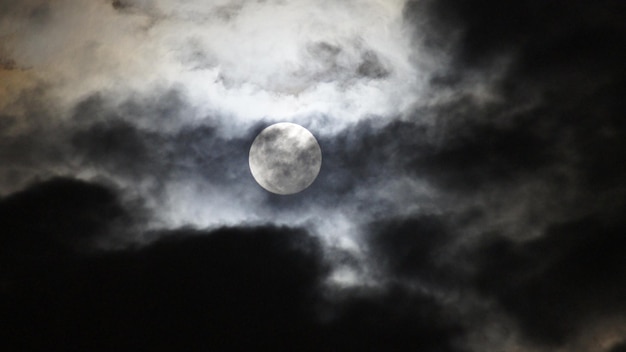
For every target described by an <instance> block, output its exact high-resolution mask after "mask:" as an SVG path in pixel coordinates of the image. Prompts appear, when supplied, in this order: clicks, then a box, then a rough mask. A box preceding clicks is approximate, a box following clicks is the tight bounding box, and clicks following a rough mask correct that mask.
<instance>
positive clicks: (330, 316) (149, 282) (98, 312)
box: [0, 179, 463, 351]
mask: <svg viewBox="0 0 626 352" xmlns="http://www.w3.org/2000/svg"><path fill="white" fill-rule="evenodd" d="M62 199H65V200H64V201H62ZM53 201H56V203H54V204H53ZM114 204H115V200H114V196H113V195H112V193H111V192H110V191H108V190H107V189H105V188H102V187H101V186H97V185H92V184H87V183H84V182H81V181H74V180H69V179H63V180H52V181H49V182H46V183H43V184H40V185H35V186H33V187H32V188H30V189H28V190H25V191H23V192H21V193H19V194H16V195H14V196H11V197H9V198H8V199H4V200H3V201H2V207H1V208H0V211H1V212H2V217H3V224H7V222H6V221H7V220H9V222H8V224H9V227H8V229H9V230H14V231H10V232H13V237H15V236H18V235H19V236H20V239H19V241H21V242H22V243H24V246H22V250H21V251H15V250H12V251H10V252H7V251H4V252H2V259H3V263H4V264H6V265H3V270H2V272H1V273H2V277H1V280H2V290H1V291H0V294H1V296H2V302H3V303H2V305H1V306H0V309H1V310H2V315H3V317H4V319H3V323H4V324H6V326H7V328H5V329H3V331H2V335H3V341H5V346H12V347H13V348H14V349H15V350H43V349H47V348H49V346H55V348H57V349H67V348H81V349H89V350H103V351H104V350H111V349H116V350H137V349H145V348H157V349H170V348H181V347H182V348H187V349H190V350H198V349H205V348H210V349H219V350H241V349H274V350H276V349H278V350H293V349H302V350H305V351H322V350H328V349H329V348H339V349H352V348H357V349H363V348H365V349H369V348H371V349H379V348H385V349H387V350H407V349H414V348H418V349H420V350H424V351H457V350H459V349H456V348H455V347H454V345H455V343H454V342H453V341H455V339H456V338H457V337H459V336H461V335H462V333H463V330H462V329H461V328H460V327H458V326H456V324H453V323H451V322H449V321H448V320H447V318H445V317H444V316H443V315H442V312H441V308H440V307H439V306H438V305H437V303H436V302H434V301H432V300H431V299H429V298H428V297H426V296H421V295H417V296H416V295H414V294H411V293H410V292H408V291H406V290H404V289H401V288H397V289H390V290H387V291H385V292H384V293H367V292H361V293H359V292H356V293H355V295H356V296H358V298H357V299H352V298H350V299H348V300H347V301H345V300H342V299H338V300H337V299H334V300H327V299H326V298H325V296H326V294H325V293H324V292H325V291H324V290H322V285H323V282H324V280H325V278H326V275H327V274H328V272H329V269H330V268H329V266H328V264H326V263H324V262H323V261H322V259H321V258H322V248H321V246H320V244H319V243H318V242H317V240H316V239H314V238H313V237H311V236H310V235H308V234H307V233H306V232H305V231H303V230H298V229H291V228H286V227H274V226H266V227H251V228H245V227H238V228H224V229H219V230H215V231H212V232H206V231H200V230H193V229H178V230H168V231H162V232H161V233H160V234H159V235H158V236H157V237H158V238H160V240H158V241H156V242H154V243H152V244H150V245H148V246H143V247H141V248H136V249H132V248H130V249H126V250H119V251H105V252H91V253H87V252H74V251H72V250H69V251H68V250H66V251H62V252H58V253H57V255H55V256H49V255H46V253H47V252H48V251H49V250H50V249H51V248H53V247H54V246H58V245H63V246H64V245H66V244H67V243H68V242H69V243H75V242H77V241H80V238H82V237H84V236H89V235H90V234H93V233H95V232H99V231H102V230H103V229H106V228H107V225H110V223H113V222H115V221H116V219H117V218H118V217H119V216H121V215H120V214H121V213H122V212H121V211H120V210H119V209H118V207H117V206H115V205H114ZM107 205H108V207H107ZM51 206H54V208H53V209H56V210H51ZM16 212H17V213H16ZM18 218H19V219H21V220H11V219H18ZM11 221H13V222H14V223H17V225H10V224H11ZM31 224H32V225H31ZM5 226H6V225H5ZM20 226H21V227H22V228H19V227H20ZM5 229H7V228H5ZM5 229H3V230H5ZM31 233H32V235H31ZM13 237H11V238H9V239H10V240H11V241H13V242H17V240H16V239H15V238H13ZM5 245H6V241H5V243H4V244H3V248H7V247H6V246H5ZM344 297H346V296H345V295H344ZM33 336H37V338H32V337H33Z"/></svg>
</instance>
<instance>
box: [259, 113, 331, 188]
mask: <svg viewBox="0 0 626 352" xmlns="http://www.w3.org/2000/svg"><path fill="white" fill-rule="evenodd" d="M249 164H250V172H251V173H252V176H253V177H254V179H255V180H256V182H258V184H259V185H260V186H261V187H263V188H264V189H266V190H267V191H269V192H272V193H276V194H282V195H286V194H294V193H298V192H301V191H303V190H304V189H306V188H307V187H309V186H310V185H311V184H312V183H313V181H315V178H316V177H317V175H318V174H319V171H320V168H321V166H322V150H321V149H320V146H319V144H318V143H317V140H316V139H315V137H314V136H313V134H311V132H309V131H308V130H307V129H306V128H304V127H302V126H300V125H296V124H293V123H288V122H281V123H277V124H274V125H271V126H269V127H267V128H266V129H264V130H263V131H261V133H259V135H258V136H257V137H256V138H255V139H254V142H252V146H251V147H250V156H249Z"/></svg>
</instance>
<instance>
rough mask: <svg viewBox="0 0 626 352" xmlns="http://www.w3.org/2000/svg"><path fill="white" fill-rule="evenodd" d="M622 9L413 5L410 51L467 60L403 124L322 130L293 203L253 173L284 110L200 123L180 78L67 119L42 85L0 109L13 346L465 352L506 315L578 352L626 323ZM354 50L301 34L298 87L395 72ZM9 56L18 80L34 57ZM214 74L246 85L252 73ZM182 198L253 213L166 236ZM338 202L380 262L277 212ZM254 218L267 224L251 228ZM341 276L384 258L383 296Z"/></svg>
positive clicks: (185, 202) (211, 61)
mask: <svg viewBox="0 0 626 352" xmlns="http://www.w3.org/2000/svg"><path fill="white" fill-rule="evenodd" d="M101 4H103V6H112V7H113V8H114V9H115V10H117V11H121V12H124V13H126V12H133V11H135V12H136V11H139V10H141V11H142V12H146V13H158V11H157V10H156V9H151V8H149V6H148V3H138V2H132V1H107V2H106V3H105V2H103V3H101ZM142 6H143V7H142ZM242 8H243V5H241V6H240V5H233V6H229V7H224V8H220V10H219V11H218V12H220V11H221V12H220V13H219V14H218V15H217V16H218V17H219V16H221V17H222V18H223V19H230V18H235V17H237V16H238V14H239V13H240V11H241V10H242ZM3 10H4V11H3ZM153 10H154V11H153ZM151 11H153V12H151ZM50 12H51V9H50V5H48V4H47V3H46V2H37V1H28V2H26V3H24V4H23V5H22V6H17V5H15V4H13V3H11V4H9V3H8V2H6V1H0V19H5V18H8V17H9V16H15V17H16V18H20V19H28V21H30V22H33V23H32V25H39V24H42V23H45V22H46V21H49V20H50V17H51V16H50ZM222 12H223V13H222ZM623 12H624V5H623V4H621V3H619V2H618V1H600V2H594V3H588V2H583V1H573V2H572V1H569V2H564V1H557V2H545V1H522V2H515V3H502V2H498V1H492V0H472V1H462V2H459V1H448V0H443V1H436V2H435V1H410V2H409V3H408V4H407V6H406V8H405V12H404V14H405V20H406V21H407V23H406V24H407V25H408V26H413V29H414V32H413V33H414V38H413V40H414V42H413V43H414V44H415V45H416V48H415V52H416V55H418V56H419V55H425V56H424V57H429V56H428V55H433V56H432V57H430V58H433V57H434V58H437V59H439V58H447V59H449V60H448V61H446V60H443V59H442V60H441V62H440V61H437V60H434V61H437V64H436V65H434V66H435V68H434V71H433V72H428V74H427V75H426V78H427V82H426V87H424V90H425V91H428V93H427V94H426V96H427V97H420V98H419V99H418V98H416V101H417V102H418V103H417V104H416V107H415V108H414V109H413V111H412V112H411V113H408V114H406V115H405V116H403V117H396V116H372V117H371V118H369V119H361V120H360V122H358V123H355V124H352V125H348V126H347V127H346V128H344V129H342V130H340V131H338V132H336V133H334V132H333V133H330V132H328V131H330V130H332V129H330V128H329V129H328V130H325V128H326V127H327V126H322V127H319V128H320V129H321V130H320V131H315V126H320V125H323V124H315V123H313V124H311V126H310V127H311V130H312V132H314V133H316V132H320V133H319V134H318V135H317V137H318V140H319V142H320V145H321V148H322V152H323V164H322V169H321V171H320V174H319V176H318V178H317V179H316V181H315V182H314V183H313V184H312V185H311V187H310V188H308V189H307V190H305V191H304V192H302V193H299V194H296V195H294V196H291V197H280V196H277V195H273V194H266V193H263V192H260V189H259V187H258V186H257V185H256V184H254V180H253V179H252V177H251V175H250V172H249V170H248V151H249V148H250V145H251V143H252V141H253V140H254V137H255V136H256V135H257V133H258V132H260V131H261V130H262V129H263V128H264V127H267V125H268V124H269V122H268V123H266V121H259V122H258V123H257V124H256V125H254V126H248V127H246V128H248V129H247V130H241V129H240V128H239V127H238V126H236V123H231V122H232V121H230V117H227V116H221V115H220V114H221V113H220V112H219V111H214V110H211V111H212V112H211V113H210V114H212V115H209V116H198V112H197V111H195V110H193V109H194V108H192V107H190V106H191V105H192V104H191V102H190V101H188V98H187V97H186V96H185V93H184V90H183V88H180V87H171V86H166V87H163V86H161V87H156V88H154V89H151V90H148V91H149V92H148V93H142V94H138V93H137V94H130V95H126V96H124V97H120V96H118V95H119V92H118V91H117V90H115V89H110V90H109V91H102V92H100V93H98V94H92V95H89V96H87V97H86V98H85V99H82V101H80V102H79V103H78V104H76V106H74V107H73V108H71V109H69V110H70V113H68V114H66V113H64V112H63V111H62V109H61V108H59V107H58V106H57V105H56V104H55V103H56V100H55V99H52V98H51V96H52V95H48V93H49V91H48V89H50V87H49V86H44V85H39V86H37V85H36V84H35V85H36V87H35V88H32V89H30V90H24V91H23V92H22V93H21V94H17V95H16V97H17V98H16V99H14V100H12V101H11V102H10V104H8V105H7V108H6V109H4V110H3V111H0V137H1V139H0V164H1V165H0V166H1V168H2V172H1V173H0V185H2V191H1V192H2V196H3V198H0V238H1V241H2V242H1V243H0V245H1V248H0V261H1V263H0V264H2V265H1V266H0V298H1V299H0V301H1V302H2V303H1V304H0V309H1V310H2V312H1V313H2V314H0V315H1V316H3V317H7V318H6V319H1V320H2V321H3V323H2V324H4V327H5V328H3V329H0V331H2V332H0V334H2V337H3V340H4V341H9V342H7V344H8V343H14V345H15V346H17V348H16V349H15V350H29V349H30V350H43V349H49V346H58V348H59V349H72V348H73V349H81V350H90V351H91V350H133V351H136V350H142V349H147V348H152V349H157V350H160V349H168V350H170V349H183V350H235V349H237V350H241V349H246V350H260V349H263V350H264V349H279V350H280V349H283V350H287V349H288V350H305V351H306V350H310V351H318V350H333V349H336V350H361V349H364V350H391V351H393V350H398V351H400V350H403V351H404V350H410V351H414V350H419V351H455V350H456V351H463V350H466V349H468V350H469V347H468V348H465V347H463V341H464V338H466V337H467V336H468V335H470V334H472V333H475V332H476V331H480V329H481V328H483V327H481V326H476V325H480V324H482V323H483V322H485V321H486V320H487V318H485V317H484V316H486V315H488V316H489V317H491V316H496V317H499V316H504V317H505V318H506V319H511V320H512V321H513V322H514V324H515V326H516V327H519V329H520V331H521V332H522V340H523V341H522V342H524V343H525V344H527V345H531V346H533V348H536V349H542V348H547V349H554V348H565V347H564V346H572V344H573V343H574V342H573V341H575V340H576V339H577V338H578V337H579V336H583V335H584V334H585V333H587V332H588V331H593V330H594V329H597V325H596V324H599V325H600V326H601V324H602V323H603V322H604V321H605V320H606V321H610V319H611V318H613V317H620V316H623V313H624V312H626V302H625V301H624V292H625V291H626V283H625V282H624V277H626V272H624V270H625V269H624V268H626V262H625V260H624V258H626V257H624V256H623V255H622V253H621V251H622V248H624V246H625V245H626V243H624V236H623V233H624V232H625V230H626V226H625V225H624V221H623V213H624V210H625V209H626V203H625V201H624V199H626V197H625V196H626V194H625V187H624V180H625V179H626V166H625V165H626V163H624V160H626V154H625V153H626V144H625V143H626V142H625V141H626V135H625V132H626V126H625V125H624V121H626V120H624V118H623V112H624V111H626V103H625V100H624V99H623V97H622V96H623V92H624V91H625V89H626V75H625V74H624V73H625V72H626V71H625V66H624V62H626V57H624V54H622V51H623V50H620V49H621V48H622V47H623V46H624V45H625V44H626V34H625V33H626V27H625V24H624V21H623V20H622V19H621V18H620V16H619V14H621V13H623ZM155 16H156V15H155ZM118 17H120V16H118ZM181 40H182V41H181V42H182V43H184V45H183V48H182V49H181V52H180V53H174V54H173V57H177V58H179V59H181V60H182V61H183V63H184V64H185V65H191V66H192V67H191V68H192V69H195V70H201V69H206V68H208V67H211V68H213V67H217V66H216V65H217V64H218V62H217V61H216V60H217V57H218V56H217V55H214V53H211V52H209V51H207V50H204V48H203V47H202V46H201V41H202V40H201V38H198V39H191V40H187V39H181ZM307 40H309V39H307ZM359 45H360V44H359V43H351V44H350V43H343V44H341V45H340V44H336V43H334V42H330V41H315V42H303V43H302V47H303V48H305V50H304V51H303V52H301V54H302V55H304V56H306V57H305V58H303V59H306V63H307V65H309V66H306V67H302V70H301V71H297V72H295V73H294V76H293V77H291V76H290V77H291V78H292V79H293V81H292V80H291V79H290V84H289V87H291V83H293V87H295V88H294V90H296V91H300V90H298V89H300V88H301V86H302V87H309V86H310V85H312V84H317V83H319V82H323V83H324V84H327V83H335V82H343V83H342V84H344V83H346V82H347V83H348V84H347V85H346V86H345V87H347V86H349V85H350V84H352V83H354V82H355V81H357V80H358V81H363V82H369V81H370V80H378V79H380V80H383V79H387V78H388V77H392V76H394V74H396V73H397V72H394V71H393V65H391V64H390V61H387V60H388V58H390V57H393V56H392V55H391V53H389V56H387V55H386V54H387V53H382V52H379V51H374V50H371V49H369V48H367V47H365V45H363V46H362V47H361V46H359ZM2 50H3V52H2V56H1V58H0V69H1V70H13V71H15V70H17V69H19V68H21V67H22V66H21V63H20V62H17V61H14V60H12V58H13V57H14V55H13V56H12V55H9V54H10V53H8V52H7V54H6V55H5V53H4V51H6V49H5V48H4V47H3V48H2ZM438 55H440V56H438ZM214 56H215V57H214ZM425 61H428V60H426V59H425ZM231 64H232V63H231ZM232 66H233V67H234V66H236V65H234V64H233V65H232ZM225 67H226V66H225ZM244 71H245V70H244ZM15 73H20V72H5V73H4V74H15ZM238 74H241V75H242V76H241V77H239V76H238ZM229 75H230V76H229ZM261 76H263V75H261ZM261 76H259V77H261ZM220 77H222V78H223V79H222V78H218V81H219V80H220V79H222V81H220V82H221V83H220V84H222V86H221V88H224V89H226V90H229V89H235V88H241V87H243V86H244V85H245V83H246V82H245V81H246V79H245V77H247V76H246V72H238V71H237V70H233V71H232V72H230V71H228V70H227V69H226V68H225V69H224V72H220ZM242 77H244V78H242ZM250 77H257V76H254V75H250ZM263 77H264V76H263ZM407 79H412V77H407ZM229 80H230V82H231V83H229ZM260 81H262V79H261V80H260ZM294 82H295V83H294ZM248 83H249V82H248ZM252 83H254V82H252ZM257 83H258V82H257ZM257 83H254V84H252V86H255V84H257ZM279 86H280V85H279ZM255 87H256V86H255ZM293 87H292V88H293ZM296 88H297V89H296ZM254 89H256V88H254ZM346 89H349V88H346ZM277 90H278V88H277ZM287 90H288V91H289V93H288V94H292V93H293V92H291V90H290V89H287ZM287 90H286V91H287ZM270 91H271V92H274V90H272V89H269V88H268V92H270ZM278 91H280V90H278ZM347 93H350V94H352V93H354V92H352V91H350V92H347ZM255 94H256V93H255ZM272 94H273V93H272ZM280 94H283V93H280ZM280 94H279V95H280ZM284 94H287V93H284ZM289 96H290V97H292V95H289ZM293 96H295V95H293ZM428 97H433V99H432V100H428V101H427V102H424V104H421V103H420V102H423V101H422V100H420V99H422V98H423V99H425V100H426V99H427V98H428ZM320 119H322V120H323V119H325V117H324V116H320ZM192 120H193V121H201V122H190V121H192ZM311 120H313V117H311ZM328 120H329V121H331V120H332V119H328ZM233 130H236V133H233V132H232V131H233ZM54 175H67V177H66V178H58V177H57V178H54V177H53V176H54ZM77 175H81V177H86V176H85V175H95V176H94V179H93V180H94V181H93V182H94V183H91V182H87V181H80V180H78V179H76V178H73V177H78V176H77ZM96 180H97V182H98V183H95V182H96ZM406 180H409V181H410V182H409V181H406ZM36 181H39V183H36ZM32 182H35V183H32ZM403 182H405V183H403ZM411 182H412V183H411ZM29 183H30V186H28V187H26V186H25V185H27V184H29ZM406 184H409V185H410V186H405V185H406ZM146 185H149V186H146ZM178 185H180V187H181V188H184V187H189V189H191V191H189V193H184V192H182V191H181V193H176V192H177V189H176V187H178ZM399 185H400V186H402V187H400V186H399ZM415 185H417V186H415ZM418 186H419V187H418ZM168 187H172V188H173V189H174V191H171V190H169V191H170V192H171V193H167V192H168V191H167V190H168ZM203 187H204V188H203ZM409 187H410V189H408V188H409ZM420 187H421V188H420ZM418 188H419V189H418ZM17 190H20V191H17ZM205 190H208V191H206V194H199V195H198V199H200V201H198V199H195V198H193V196H195V194H193V193H194V192H195V193H199V192H201V191H205ZM220 192H224V193H225V194H227V196H223V198H221V196H222V194H220ZM255 192H256V193H255ZM420 192H421V193H420ZM414 193H415V194H417V195H415V194H414ZM189 194H191V195H189ZM250 194H252V195H254V197H256V196H257V194H258V197H257V198H253V200H250V199H248V198H246V196H248V195H250ZM132 197H139V198H140V199H138V200H135V201H136V203H137V204H135V203H129V198H132ZM170 197H171V198H175V199H176V201H175V202H173V203H172V204H168V206H169V207H170V208H167V209H168V211H171V212H176V211H180V212H184V211H186V210H188V209H191V210H189V211H190V212H191V213H193V214H195V211H198V212H199V213H201V215H198V216H197V217H198V218H202V219H201V221H204V220H206V219H205V218H204V217H206V218H210V220H211V221H212V222H211V221H208V222H210V223H217V224H218V226H221V225H222V224H223V223H226V221H224V222H222V220H223V219H222V218H220V216H221V215H220V216H217V215H216V216H215V218H214V219H213V218H211V217H212V216H213V214H210V211H207V212H206V213H205V212H203V211H204V208H209V209H211V211H220V210H222V208H228V209H237V210H241V213H243V215H237V216H239V217H237V216H234V218H235V219H236V221H235V222H239V223H240V225H239V226H235V227H232V228H219V229H215V230H202V229H197V228H194V227H193V226H196V225H197V224H195V223H190V224H186V225H188V227H183V228H179V222H176V221H174V222H176V225H175V226H173V229H168V230H165V229H158V228H157V229H154V224H153V223H150V224H148V222H147V221H148V219H150V220H154V219H155V218H156V220H157V223H158V220H162V219H159V215H169V213H167V214H162V213H159V212H158V211H159V210H160V208H159V206H160V205H161V203H165V202H166V201H168V200H170ZM177 197H179V198H177ZM419 197H423V199H422V198H419ZM251 199H252V198H251ZM255 202H256V203H255ZM144 203H145V204H150V206H151V207H152V208H151V210H153V211H154V212H155V213H154V214H157V215H154V214H152V213H149V215H151V216H147V215H148V212H147V211H144V210H142V209H143V208H142V206H144ZM253 203H254V204H253ZM138 204H139V205H138ZM229 207H231V208H229ZM179 208H182V210H181V209H179ZM200 208H201V209H200ZM171 209H173V210H171ZM322 210H324V211H326V212H323V211H322ZM286 212H291V213H292V214H295V215H293V218H294V219H295V220H293V219H291V218H289V219H288V220H286V221H285V217H282V216H283V215H284V214H285V213H286ZM259 214H260V215H259ZM329 214H330V215H337V216H341V215H345V216H346V218H347V219H348V220H346V221H347V222H350V221H352V223H350V225H352V226H354V227H356V228H358V230H359V231H362V232H363V233H364V235H363V236H362V237H358V236H357V237H358V238H357V237H355V238H356V239H355V241H357V242H359V241H360V243H358V245H362V246H363V248H365V249H364V252H363V253H360V254H359V255H362V256H367V258H366V259H362V258H358V256H357V255H354V254H352V253H349V252H347V251H346V252H342V251H341V250H337V249H332V250H331V249H329V248H325V247H324V246H323V245H322V244H321V243H320V242H318V240H317V239H316V238H315V237H313V236H312V235H310V234H309V233H308V232H307V230H304V229H299V228H290V227H279V226H275V225H272V224H274V223H279V222H280V223H285V222H286V223H289V221H291V220H293V223H302V222H301V220H302V219H304V218H306V219H304V220H309V219H314V220H315V221H318V220H319V221H320V222H321V221H325V220H326V219H324V218H325V217H327V216H330V215H329ZM248 215H250V216H252V215H254V216H257V217H256V218H254V219H255V221H257V222H258V220H259V219H261V220H260V222H261V223H263V222H267V223H268V224H269V225H267V226H253V225H244V224H249V222H248V220H249V219H248V218H247V216H248ZM193 216H195V215H190V216H188V217H184V218H183V219H184V220H188V219H192V217H193ZM290 216H291V215H290ZM350 217H351V218H350ZM177 220H179V219H177ZM192 220H194V221H195V220H196V219H195V218H193V219H192ZM190 221H191V220H190ZM163 222H164V223H166V224H167V225H170V224H169V223H168V220H167V219H165V220H163ZM183 222H184V221H183ZM257 222H254V221H253V222H252V223H257ZM326 225H328V224H326ZM307 226H308V225H307ZM148 227H150V228H152V230H147V228H148ZM329 227H331V226H326V227H319V228H316V229H317V231H318V232H319V231H321V230H320V229H324V231H334V229H332V228H331V229H330V230H327V229H328V228H329ZM340 231H341V229H338V230H337V232H338V233H339V232H340ZM321 235H323V236H327V237H332V236H334V235H335V234H334V233H330V234H329V233H322V234H321ZM140 239H143V240H145V241H144V242H142V241H140ZM147 239H149V240H150V241H147ZM103 243H106V244H108V246H106V245H104V244H103ZM110 247H114V248H115V250H112V249H110ZM105 248H109V249H105ZM333 251H338V252H340V253H335V252H333ZM338 266H346V267H349V268H351V269H354V270H355V271H356V272H358V273H360V274H364V273H368V270H373V272H374V274H372V276H373V277H374V279H376V280H379V282H378V284H379V286H376V287H375V289H372V288H367V287H357V288H354V287H353V288H338V287H334V286H325V285H326V283H327V281H326V280H327V279H328V277H329V275H331V274H332V271H333V269H336V268H337V267H338ZM369 279H371V278H369ZM441 297H446V299H442V298H441ZM450 297H453V298H450ZM451 302H452V303H451ZM486 302H487V303H486ZM485 306H488V308H484V307H485ZM477 307H479V308H477ZM481 309H482V310H481ZM485 310H493V311H490V312H485ZM460 312H462V313H460ZM485 313H489V314H485ZM455 320H456V321H455ZM477 322H479V323H477ZM492 323H493V322H492ZM496 323H499V322H496ZM502 324H505V322H502ZM507 328H508V327H507ZM590 328H591V329H590ZM503 329H504V328H503ZM516 334H517V331H515V332H513V333H511V335H516ZM33 336H36V338H33ZM507 337H510V336H505V337H503V338H507ZM491 347H492V346H486V347H485V346H481V348H482V349H481V350H494V348H491ZM623 349H624V347H623V343H622V345H618V346H615V347H614V348H613V350H612V351H614V352H617V351H621V350H623Z"/></svg>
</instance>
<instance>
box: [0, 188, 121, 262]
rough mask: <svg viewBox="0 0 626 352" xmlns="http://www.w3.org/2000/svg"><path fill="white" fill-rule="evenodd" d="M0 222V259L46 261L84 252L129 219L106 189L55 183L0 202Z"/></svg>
mask: <svg viewBox="0 0 626 352" xmlns="http://www.w3.org/2000/svg"><path fill="white" fill-rule="evenodd" d="M0 223H2V245H1V247H2V254H3V257H5V256H6V257H12V256H15V255H18V256H19V255H29V254H32V255H36V256H42V257H46V256H48V255H51V256H56V255H61V254H63V253H66V252H68V251H73V250H77V249H83V250H87V249H89V247H90V245H92V244H93V241H94V240H96V239H97V238H98V237H102V236H109V235H111V233H110V232H112V231H123V229H124V228H127V227H129V226H130V224H131V215H130V214H129V213H128V212H127V211H126V209H124V207H123V206H122V205H121V204H120V201H119V199H118V197H117V196H116V195H115V193H114V192H112V191H111V190H109V189H107V188H105V187H102V186H99V185H94V184H90V183H87V182H83V181H78V180H73V179H67V178H55V179H51V180H48V181H46V182H43V183H40V184H36V185H34V186H32V187H30V188H28V189H26V190H24V191H21V192H18V193H15V194H11V195H9V196H6V197H4V198H2V199H1V200H0Z"/></svg>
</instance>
